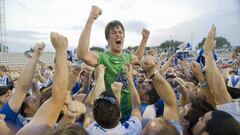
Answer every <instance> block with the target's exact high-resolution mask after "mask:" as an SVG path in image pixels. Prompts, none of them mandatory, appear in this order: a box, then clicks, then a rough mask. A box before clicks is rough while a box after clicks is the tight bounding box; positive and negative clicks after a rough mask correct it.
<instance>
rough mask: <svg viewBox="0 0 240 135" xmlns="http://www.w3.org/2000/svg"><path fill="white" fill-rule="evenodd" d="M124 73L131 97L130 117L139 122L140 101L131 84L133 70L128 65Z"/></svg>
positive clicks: (140, 116) (132, 83)
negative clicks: (134, 117)
mask: <svg viewBox="0 0 240 135" xmlns="http://www.w3.org/2000/svg"><path fill="white" fill-rule="evenodd" d="M125 72H126V78H127V80H128V86H129V90H130V95H131V104H132V112H131V116H136V117H137V118H138V119H139V120H140V121H141V120H142V115H141V110H140V107H141V101H140V97H139V95H138V92H137V89H136V87H135V84H134V82H133V77H132V74H133V69H132V66H131V65H130V64H128V65H126V66H125Z"/></svg>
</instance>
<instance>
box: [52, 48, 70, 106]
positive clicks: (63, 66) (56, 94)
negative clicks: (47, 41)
mask: <svg viewBox="0 0 240 135" xmlns="http://www.w3.org/2000/svg"><path fill="white" fill-rule="evenodd" d="M67 87H68V65H67V52H66V50H64V49H59V50H56V63H55V76H54V79H53V89H52V97H53V99H58V100H59V101H61V102H64V101H65V100H64V98H65V97H66V94H67Z"/></svg>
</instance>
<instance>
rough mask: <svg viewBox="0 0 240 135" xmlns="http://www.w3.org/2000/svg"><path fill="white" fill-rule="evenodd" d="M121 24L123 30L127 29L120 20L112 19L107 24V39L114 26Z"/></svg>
mask: <svg viewBox="0 0 240 135" xmlns="http://www.w3.org/2000/svg"><path fill="white" fill-rule="evenodd" d="M119 26H120V27H121V28H122V29H123V32H124V31H125V30H124V27H123V25H122V23H121V22H120V21H118V20H113V21H111V22H109V23H108V24H107V26H106V27H105V38H106V40H108V39H109V34H110V31H111V30H112V29H113V28H114V27H119Z"/></svg>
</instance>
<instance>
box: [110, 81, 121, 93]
mask: <svg viewBox="0 0 240 135" xmlns="http://www.w3.org/2000/svg"><path fill="white" fill-rule="evenodd" d="M122 86H123V84H122V83H120V82H114V83H113V84H112V85H111V87H112V91H113V93H118V92H121V90H122Z"/></svg>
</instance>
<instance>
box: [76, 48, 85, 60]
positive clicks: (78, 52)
mask: <svg viewBox="0 0 240 135" xmlns="http://www.w3.org/2000/svg"><path fill="white" fill-rule="evenodd" d="M83 54H84V53H83V52H82V51H79V50H78V51H77V58H78V59H83V58H84V55H83Z"/></svg>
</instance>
